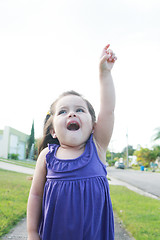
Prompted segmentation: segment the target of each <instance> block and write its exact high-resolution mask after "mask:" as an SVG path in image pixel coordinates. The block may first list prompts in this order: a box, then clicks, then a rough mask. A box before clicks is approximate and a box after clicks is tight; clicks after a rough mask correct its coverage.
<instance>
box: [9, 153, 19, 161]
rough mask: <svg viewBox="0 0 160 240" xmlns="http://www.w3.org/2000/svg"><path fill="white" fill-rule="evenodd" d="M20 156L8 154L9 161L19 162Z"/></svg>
mask: <svg viewBox="0 0 160 240" xmlns="http://www.w3.org/2000/svg"><path fill="white" fill-rule="evenodd" d="M18 156H19V154H15V153H9V154H8V158H9V159H14V160H18Z"/></svg>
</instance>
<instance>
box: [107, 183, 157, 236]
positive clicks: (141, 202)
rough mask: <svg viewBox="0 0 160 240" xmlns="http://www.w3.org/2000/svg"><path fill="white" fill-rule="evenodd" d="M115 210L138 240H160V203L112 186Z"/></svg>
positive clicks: (111, 191)
mask: <svg viewBox="0 0 160 240" xmlns="http://www.w3.org/2000/svg"><path fill="white" fill-rule="evenodd" d="M110 193H111V199H112V204H113V209H114V211H115V212H116V214H117V215H118V216H119V218H120V219H121V220H122V221H123V224H124V225H125V227H126V228H127V230H128V231H129V232H130V233H131V234H132V236H133V237H134V238H135V239H136V240H160V201H159V200H155V199H152V198H149V197H144V196H142V195H139V194H138V193H135V192H133V191H131V190H128V189H127V188H125V187H123V186H114V185H110Z"/></svg>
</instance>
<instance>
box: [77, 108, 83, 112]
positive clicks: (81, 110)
mask: <svg viewBox="0 0 160 240" xmlns="http://www.w3.org/2000/svg"><path fill="white" fill-rule="evenodd" d="M76 112H84V110H83V109H82V108H77V110H76Z"/></svg>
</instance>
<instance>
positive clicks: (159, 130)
mask: <svg viewBox="0 0 160 240" xmlns="http://www.w3.org/2000/svg"><path fill="white" fill-rule="evenodd" d="M155 131H156V133H155V135H154V137H153V140H154V141H156V140H158V139H160V128H156V129H155Z"/></svg>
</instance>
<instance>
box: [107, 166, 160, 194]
mask: <svg viewBox="0 0 160 240" xmlns="http://www.w3.org/2000/svg"><path fill="white" fill-rule="evenodd" d="M107 172H108V176H111V177H114V178H116V179H119V180H121V181H124V182H127V183H129V184H131V185H133V186H135V187H137V188H139V189H141V190H143V191H146V192H148V193H151V194H153V195H156V196H158V197H160V173H155V172H146V171H134V170H131V169H124V170H123V169H116V168H114V167H108V168H107Z"/></svg>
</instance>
